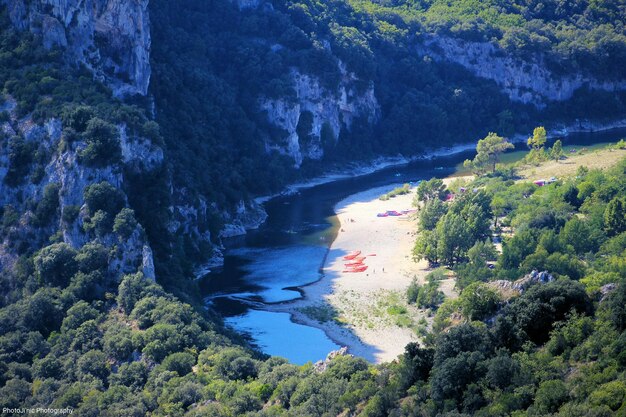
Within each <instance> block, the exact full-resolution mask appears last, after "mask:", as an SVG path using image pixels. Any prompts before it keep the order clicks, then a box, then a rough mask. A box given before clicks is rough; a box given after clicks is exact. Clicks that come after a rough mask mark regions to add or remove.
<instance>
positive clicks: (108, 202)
mask: <svg viewBox="0 0 626 417" xmlns="http://www.w3.org/2000/svg"><path fill="white" fill-rule="evenodd" d="M83 198H84V199H85V203H86V204H87V207H89V212H90V213H92V214H93V213H95V212H97V211H98V210H102V211H104V212H106V213H107V214H108V215H110V216H115V215H116V214H117V213H118V212H119V211H120V210H121V209H122V207H124V194H123V193H122V192H121V191H120V190H118V189H117V188H115V187H114V186H112V185H111V184H110V183H109V182H107V181H102V182H98V183H95V184H90V185H88V186H87V187H85V190H84V191H83Z"/></svg>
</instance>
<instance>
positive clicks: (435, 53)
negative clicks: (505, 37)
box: [417, 36, 626, 108]
mask: <svg viewBox="0 0 626 417" xmlns="http://www.w3.org/2000/svg"><path fill="white" fill-rule="evenodd" d="M417 51H418V53H419V54H422V55H428V56H430V57H432V58H433V59H435V60H439V61H442V60H445V61H451V62H455V63H457V64H460V65H462V66H463V67H465V68H466V69H468V70H469V71H470V72H472V73H473V74H474V75H476V76H478V77H481V78H486V79H489V80H493V81H495V82H496V84H498V86H500V87H501V89H502V91H503V92H504V93H505V94H507V95H508V96H509V98H510V99H511V100H514V101H519V102H522V103H527V104H533V105H535V106H536V107H538V108H543V107H545V105H546V103H547V102H549V101H564V100H567V99H569V98H571V97H572V95H573V94H574V92H575V91H576V90H578V89H579V88H582V87H585V86H586V87H588V88H589V89H592V90H606V91H620V90H626V80H613V81H601V80H598V79H596V78H594V77H592V76H588V75H584V74H580V73H577V74H567V75H557V74H554V73H553V72H552V71H550V70H549V69H548V68H547V66H546V65H545V62H544V58H543V57H542V56H541V55H536V56H535V57H534V58H533V60H532V61H524V60H522V59H520V58H516V57H513V56H511V55H510V54H508V53H506V52H505V51H503V50H502V49H500V48H499V47H498V46H496V45H494V44H492V43H489V42H468V41H464V40H461V39H457V38H451V37H446V36H429V37H427V38H426V39H425V40H424V41H423V43H421V44H420V45H419V46H418V47H417Z"/></svg>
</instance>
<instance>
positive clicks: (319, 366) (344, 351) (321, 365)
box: [313, 346, 351, 373]
mask: <svg viewBox="0 0 626 417" xmlns="http://www.w3.org/2000/svg"><path fill="white" fill-rule="evenodd" d="M345 355H348V347H347V346H343V347H341V348H339V349H337V350H333V351H332V352H330V353H329V354H328V355H326V359H324V360H323V361H317V362H315V363H314V364H313V369H314V370H315V372H317V373H322V372H324V371H325V370H326V369H327V368H328V365H330V363H331V362H332V361H333V359H335V358H336V357H338V356H345ZM350 356H351V355H350Z"/></svg>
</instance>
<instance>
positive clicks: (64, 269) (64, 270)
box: [34, 243, 77, 287]
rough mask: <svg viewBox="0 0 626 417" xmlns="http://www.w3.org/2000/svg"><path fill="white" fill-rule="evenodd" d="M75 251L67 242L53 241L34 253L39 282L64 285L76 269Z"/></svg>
mask: <svg viewBox="0 0 626 417" xmlns="http://www.w3.org/2000/svg"><path fill="white" fill-rule="evenodd" d="M75 256H76V251H75V250H74V249H73V248H72V247H71V246H70V245H68V244H67V243H55V244H53V245H50V246H47V247H45V248H43V249H41V250H40V251H39V252H38V253H37V255H35V260H34V265H35V272H36V274H37V277H38V278H39V280H40V281H41V282H44V283H47V284H50V285H54V286H61V287H65V286H66V285H67V284H69V281H70V278H71V277H72V275H74V274H75V273H76V271H77V263H76V260H75Z"/></svg>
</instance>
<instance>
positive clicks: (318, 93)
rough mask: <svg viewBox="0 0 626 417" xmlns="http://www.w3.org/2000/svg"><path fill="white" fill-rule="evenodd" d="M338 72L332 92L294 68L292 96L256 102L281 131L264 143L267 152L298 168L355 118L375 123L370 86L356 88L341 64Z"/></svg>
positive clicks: (377, 108) (375, 106)
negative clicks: (337, 81) (284, 158)
mask: <svg viewBox="0 0 626 417" xmlns="http://www.w3.org/2000/svg"><path fill="white" fill-rule="evenodd" d="M339 70H340V71H341V73H342V79H341V82H340V83H339V85H338V87H337V88H336V89H335V90H331V89H328V88H326V87H324V86H323V85H322V83H321V82H320V80H319V79H318V78H316V77H314V76H311V75H308V74H303V73H301V72H299V71H298V70H296V69H294V70H292V72H291V77H292V80H293V88H294V90H295V93H296V94H295V97H288V98H278V99H268V98H261V99H260V100H259V106H260V108H261V110H262V111H264V112H266V114H267V120H268V121H269V122H270V123H271V124H272V125H274V126H276V127H277V128H279V129H281V130H282V134H280V135H278V138H273V139H271V140H268V141H267V148H268V150H271V151H278V152H280V153H282V154H284V155H288V156H290V157H291V158H293V161H294V165H295V166H296V167H299V166H300V165H301V164H302V162H303V161H304V160H305V159H320V158H322V156H323V155H324V145H325V142H327V141H330V142H336V141H337V140H338V138H339V134H340V133H341V131H342V130H343V129H350V127H351V125H352V122H353V120H354V119H355V118H357V117H363V118H364V119H365V120H367V122H368V123H369V124H373V123H375V122H376V121H377V120H378V118H379V117H380V105H379V104H378V101H377V100H376V96H375V95H374V86H373V84H370V85H369V86H368V87H367V88H365V89H362V88H359V87H358V86H357V82H358V79H357V78H356V77H354V75H353V74H351V73H348V72H347V71H346V70H345V68H344V67H343V65H341V63H340V64H339ZM304 118H306V119H307V120H306V121H305V119H304Z"/></svg>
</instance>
